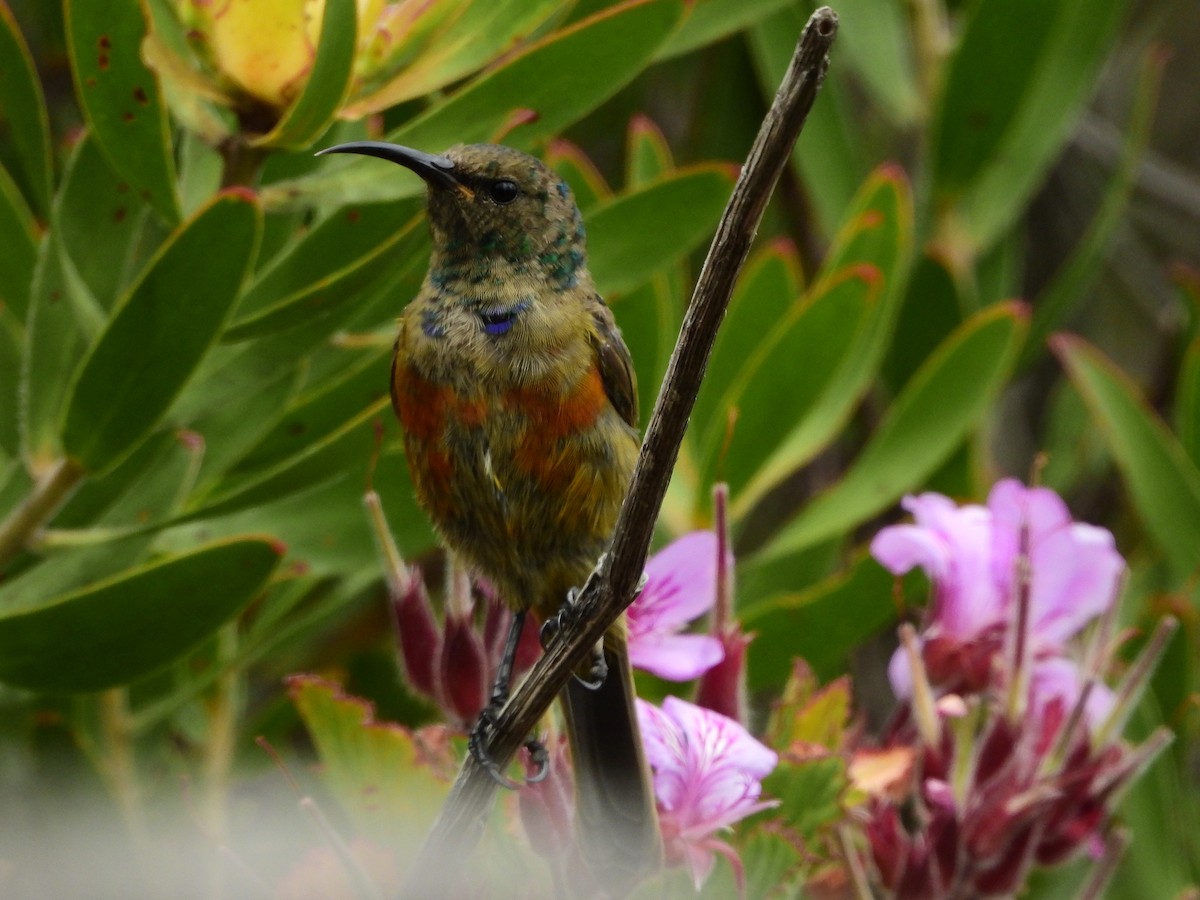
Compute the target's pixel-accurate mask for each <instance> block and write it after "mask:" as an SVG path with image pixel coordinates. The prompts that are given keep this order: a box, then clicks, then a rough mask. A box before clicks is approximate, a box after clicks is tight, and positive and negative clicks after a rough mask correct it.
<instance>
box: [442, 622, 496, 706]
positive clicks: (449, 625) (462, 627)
mask: <svg viewBox="0 0 1200 900" xmlns="http://www.w3.org/2000/svg"><path fill="white" fill-rule="evenodd" d="M487 668H488V666H487V654H486V653H485V652H484V649H483V641H482V639H481V638H480V636H479V633H478V632H476V631H475V627H474V623H473V622H472V621H471V616H470V615H467V616H460V615H456V614H454V613H447V615H446V632H445V636H444V638H443V640H442V659H441V666H440V671H441V676H442V678H441V688H442V690H441V697H442V701H443V704H444V705H445V706H446V708H447V712H448V713H450V714H451V715H452V716H454V717H455V718H457V719H458V720H459V721H460V722H464V723H470V722H474V721H475V718H476V717H477V716H478V715H479V712H480V710H482V709H483V705H484V703H486V702H487V684H486V678H487Z"/></svg>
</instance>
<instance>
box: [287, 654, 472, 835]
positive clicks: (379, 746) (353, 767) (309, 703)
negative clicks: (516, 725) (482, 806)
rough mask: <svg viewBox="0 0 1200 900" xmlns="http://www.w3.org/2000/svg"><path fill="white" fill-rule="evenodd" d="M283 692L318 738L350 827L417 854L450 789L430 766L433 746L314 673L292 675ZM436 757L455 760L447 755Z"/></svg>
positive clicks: (324, 770) (325, 773)
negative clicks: (378, 716) (378, 718)
mask: <svg viewBox="0 0 1200 900" xmlns="http://www.w3.org/2000/svg"><path fill="white" fill-rule="evenodd" d="M288 693H289V694H290V696H291V699H292V703H293V704H294V705H295V707H296V710H297V712H299V713H300V718H301V719H303V720H304V724H305V726H306V727H307V728H308V732H309V734H310V735H311V736H312V739H313V743H314V744H315V745H316V748H317V756H318V757H319V758H320V760H321V775H322V778H323V779H324V780H325V783H326V785H327V786H328V788H329V790H330V792H331V793H332V794H333V795H334V797H336V798H337V799H338V801H339V802H340V803H341V804H342V806H343V808H344V809H345V810H346V812H347V813H349V815H350V818H351V820H352V821H353V822H354V824H355V826H356V827H357V828H358V829H359V830H360V831H361V832H362V833H363V834H365V835H366V836H368V837H370V838H371V839H372V840H375V841H377V842H379V843H380V844H381V845H383V846H386V847H391V848H393V849H395V848H400V849H401V851H402V852H407V853H415V852H416V851H417V850H418V849H419V848H420V846H421V838H422V837H423V836H424V834H425V832H426V831H427V830H428V828H429V825H430V823H431V822H432V821H433V818H434V816H436V815H437V811H438V809H440V807H441V805H442V801H443V800H444V799H445V797H446V795H447V794H448V793H449V790H450V785H449V784H448V783H447V782H446V780H445V778H444V777H443V776H439V775H438V774H436V772H435V771H434V768H433V766H434V764H435V761H437V760H436V756H431V754H436V750H434V748H432V747H431V746H429V745H426V744H424V743H422V742H421V741H420V739H419V737H418V736H417V735H414V734H413V732H411V731H409V730H408V729H407V728H403V727H401V726H399V725H393V724H391V723H387V722H379V721H376V719H375V709H374V707H373V706H372V705H371V704H370V703H368V702H366V701H365V700H360V699H359V698H357V697H350V696H348V695H347V694H346V693H345V692H343V690H342V688H341V687H339V686H338V685H335V684H333V683H331V682H328V681H325V680H324V679H321V678H317V677H316V676H314V675H293V676H291V677H290V678H289V679H288ZM446 746H447V748H448V746H449V745H446ZM443 755H444V756H445V755H446V754H445V751H443ZM440 762H442V763H448V764H449V765H453V760H452V759H450V758H448V757H447V758H443V759H441V760H440Z"/></svg>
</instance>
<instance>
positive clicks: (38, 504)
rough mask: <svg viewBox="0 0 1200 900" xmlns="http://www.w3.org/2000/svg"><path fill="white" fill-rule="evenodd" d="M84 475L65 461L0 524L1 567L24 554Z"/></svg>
mask: <svg viewBox="0 0 1200 900" xmlns="http://www.w3.org/2000/svg"><path fill="white" fill-rule="evenodd" d="M84 474H85V472H84V469H83V466H81V465H79V463H77V462H75V460H73V459H68V458H67V457H63V458H62V459H60V460H58V461H57V462H56V463H55V464H54V466H53V467H52V468H51V469H50V471H48V472H46V474H45V475H43V476H42V477H41V478H40V479H38V481H37V483H36V484H35V485H34V486H33V490H31V491H30V492H29V495H28V496H27V497H26V498H25V499H24V500H22V501H21V503H20V505H19V506H17V507H16V509H14V510H13V511H12V512H11V513H10V514H9V516H8V518H7V519H5V520H4V522H3V524H0V565H3V564H4V563H6V562H8V561H9V560H10V559H12V558H13V557H14V556H16V555H17V554H18V553H20V552H21V549H22V548H23V547H24V546H25V545H26V544H27V543H28V542H29V539H30V538H31V537H32V536H33V533H34V532H35V531H37V530H38V529H39V528H41V527H42V526H43V525H45V524H46V523H47V522H48V521H49V520H50V517H51V516H53V515H54V513H55V512H57V511H58V508H59V507H60V506H62V504H63V503H65V502H66V500H67V498H68V497H69V496H71V491H72V490H74V488H75V486H76V485H77V484H79V481H80V479H82V478H83V476H84Z"/></svg>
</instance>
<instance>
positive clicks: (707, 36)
mask: <svg viewBox="0 0 1200 900" xmlns="http://www.w3.org/2000/svg"><path fill="white" fill-rule="evenodd" d="M792 2H793V0H698V2H696V3H695V4H693V5H692V8H691V10H690V11H689V12H688V15H687V18H685V19H684V20H683V22H682V23H681V24H680V26H679V27H678V28H676V29H675V31H674V32H672V33H671V36H670V38H668V39H667V41H666V43H664V44H663V45H662V46H661V47H660V48H659V50H658V53H656V54H655V56H654V59H655V61H656V62H661V61H662V60H664V59H670V58H672V57H674V56H682V55H683V54H685V53H690V52H691V51H693V50H695V49H697V48H699V47H705V46H707V45H709V44H712V43H715V42H716V41H719V40H720V39H721V38H723V37H728V36H729V35H731V34H733V33H734V32H737V31H741V30H743V29H745V28H749V27H750V26H751V25H753V24H754V23H755V22H758V21H759V20H761V19H764V18H766V17H767V16H768V15H770V14H771V13H774V12H777V11H778V10H781V9H783V8H785V7H787V6H789V5H791V4H792ZM838 12H839V14H840V12H841V9H840V7H839V10H838ZM799 39H800V32H799V31H797V32H795V33H794V34H793V35H792V44H793V46H794V45H795V43H796V41H797V40H799Z"/></svg>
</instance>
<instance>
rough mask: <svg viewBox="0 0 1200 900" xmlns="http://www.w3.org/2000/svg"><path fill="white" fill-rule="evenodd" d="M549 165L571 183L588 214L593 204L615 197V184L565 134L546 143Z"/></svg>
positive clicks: (547, 162) (577, 203) (572, 189)
mask: <svg viewBox="0 0 1200 900" xmlns="http://www.w3.org/2000/svg"><path fill="white" fill-rule="evenodd" d="M543 158H544V161H545V163H546V165H548V166H549V167H550V168H551V169H553V170H554V171H555V172H557V173H558V174H559V175H561V176H562V177H563V178H564V179H565V180H566V182H567V184H569V185H570V186H571V193H573V194H574V195H575V203H576V205H577V206H578V207H579V209H580V211H581V212H583V213H584V214H585V215H586V214H587V213H588V212H590V211H591V210H592V208H593V207H595V206H598V205H599V204H601V203H604V202H607V201H608V200H611V199H612V196H613V192H612V188H610V187H609V186H608V183H607V182H606V181H605V180H604V176H603V175H601V174H600V170H599V169H597V168H596V164H595V163H593V162H592V161H591V159H589V158H588V156H587V154H586V153H584V152H583V151H582V150H580V149H579V148H578V147H576V146H575V145H574V144H572V143H571V142H570V141H566V140H563V139H562V138H555V139H554V140H552V141H551V142H550V144H549V145H548V146H547V147H546V153H545V156H544V157H543Z"/></svg>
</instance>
